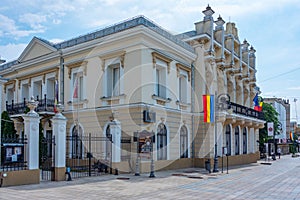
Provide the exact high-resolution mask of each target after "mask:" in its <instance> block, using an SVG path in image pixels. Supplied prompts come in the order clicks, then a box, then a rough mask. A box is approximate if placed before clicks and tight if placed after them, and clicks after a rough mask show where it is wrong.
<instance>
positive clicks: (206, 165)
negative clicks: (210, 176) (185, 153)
mask: <svg viewBox="0 0 300 200" xmlns="http://www.w3.org/2000/svg"><path fill="white" fill-rule="evenodd" d="M205 169H206V170H207V171H208V173H211V169H210V160H209V159H208V160H206V161H205Z"/></svg>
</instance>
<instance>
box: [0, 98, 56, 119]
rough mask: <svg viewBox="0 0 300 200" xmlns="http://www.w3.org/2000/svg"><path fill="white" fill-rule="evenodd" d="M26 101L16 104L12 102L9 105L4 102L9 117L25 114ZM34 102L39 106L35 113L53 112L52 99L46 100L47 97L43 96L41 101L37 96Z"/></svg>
mask: <svg viewBox="0 0 300 200" xmlns="http://www.w3.org/2000/svg"><path fill="white" fill-rule="evenodd" d="M27 101H28V100H26V98H24V100H23V102H18V103H15V102H14V100H12V101H11V103H9V102H8V101H6V111H7V112H8V114H10V115H15V114H23V113H25V111H26V109H27V105H26V104H27ZM35 101H38V102H39V104H38V106H37V108H36V111H37V112H42V111H48V112H53V111H54V99H49V98H47V95H46V94H45V95H44V98H43V99H40V98H39V96H37V97H36V99H35Z"/></svg>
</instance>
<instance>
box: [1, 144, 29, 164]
mask: <svg viewBox="0 0 300 200" xmlns="http://www.w3.org/2000/svg"><path fill="white" fill-rule="evenodd" d="M23 150H24V145H23V144H17V143H4V144H3V146H2V150H1V151H3V153H4V157H3V158H2V162H3V163H10V162H23V160H24V154H23Z"/></svg>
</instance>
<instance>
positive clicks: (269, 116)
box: [259, 103, 280, 147]
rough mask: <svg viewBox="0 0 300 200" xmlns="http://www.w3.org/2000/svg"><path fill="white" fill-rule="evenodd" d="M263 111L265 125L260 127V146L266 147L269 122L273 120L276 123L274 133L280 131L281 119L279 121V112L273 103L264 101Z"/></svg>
mask: <svg viewBox="0 0 300 200" xmlns="http://www.w3.org/2000/svg"><path fill="white" fill-rule="evenodd" d="M262 112H263V114H264V118H265V121H266V123H265V127H264V128H263V129H259V145H260V147H264V143H267V142H268V140H269V139H271V138H270V137H269V136H268V130H267V127H268V126H267V123H268V122H273V123H274V134H276V133H279V131H280V130H279V121H278V112H277V111H276V110H275V108H273V106H272V105H271V104H268V103H264V104H263V106H262Z"/></svg>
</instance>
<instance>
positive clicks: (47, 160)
mask: <svg viewBox="0 0 300 200" xmlns="http://www.w3.org/2000/svg"><path fill="white" fill-rule="evenodd" d="M39 152H40V156H39V159H40V173H41V174H40V175H41V176H40V180H41V181H52V180H54V163H55V136H52V131H47V134H46V137H43V138H42V139H41V140H40V147H39Z"/></svg>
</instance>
